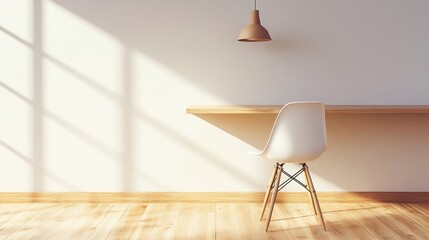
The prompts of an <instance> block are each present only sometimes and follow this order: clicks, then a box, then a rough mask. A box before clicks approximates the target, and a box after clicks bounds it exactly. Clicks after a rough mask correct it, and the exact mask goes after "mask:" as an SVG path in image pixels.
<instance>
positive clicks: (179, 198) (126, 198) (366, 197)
mask: <svg viewBox="0 0 429 240" xmlns="http://www.w3.org/2000/svg"><path fill="white" fill-rule="evenodd" d="M317 195H318V197H319V201H320V202H321V203H356V202H360V203H368V202H391V203H401V202H407V203H415V202H429V192H320V193H317ZM263 197H264V193H262V192H251V193H249V192H31V193H28V192H25V193H24V192H3V193H0V203H33V202H34V203H36V202H46V203H115V202H125V203H126V202H129V203H139V202H141V203H225V202H231V203H239V202H242V203H259V202H262V200H263ZM308 201H309V195H308V193H306V192H280V193H279V194H278V197H277V202H294V203H296V202H308Z"/></svg>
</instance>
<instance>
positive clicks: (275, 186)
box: [260, 163, 326, 231]
mask: <svg viewBox="0 0 429 240" xmlns="http://www.w3.org/2000/svg"><path fill="white" fill-rule="evenodd" d="M300 164H301V166H302V168H301V169H300V170H298V171H297V172H295V173H294V174H292V175H291V174H289V173H288V172H286V171H285V170H284V169H283V165H284V163H276V164H275V166H274V170H273V174H272V176H271V179H270V182H269V183H268V186H267V192H266V193H265V198H264V202H263V204H262V211H261V217H260V220H262V218H263V216H264V212H265V209H266V206H267V203H268V200H269V198H270V193H271V195H272V196H271V204H270V209H269V215H268V219H267V225H266V229H265V231H268V227H269V225H270V222H271V216H272V213H273V209H274V204H275V201H276V198H277V193H278V192H279V191H280V190H282V189H283V188H284V187H285V186H286V185H288V184H289V183H291V182H292V181H295V182H296V183H298V184H299V185H301V186H302V187H303V188H305V189H306V190H307V191H308V192H309V196H310V199H311V203H312V206H313V210H314V213H315V215H317V216H318V218H319V220H320V222H321V224H322V226H323V229H324V230H325V231H326V225H325V222H324V220H323V216H322V211H321V209H320V205H319V200H318V198H317V195H316V190H315V189H314V185H313V181H312V180H311V176H310V172H309V170H308V166H307V164H305V163H300ZM301 173H304V174H305V180H306V183H307V184H304V183H302V182H301V181H300V180H298V179H297V177H298V176H299V175H300V174H301ZM282 174H284V175H286V176H287V177H288V179H286V180H285V181H284V182H282V183H281V184H280V179H281V175H282Z"/></svg>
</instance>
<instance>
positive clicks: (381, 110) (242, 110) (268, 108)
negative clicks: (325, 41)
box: [186, 105, 429, 114]
mask: <svg viewBox="0 0 429 240" xmlns="http://www.w3.org/2000/svg"><path fill="white" fill-rule="evenodd" d="M282 106H283V105H211V106H208V105H205V106H190V107H188V108H187V109H186V113H188V114H277V113H279V111H280V109H281V108H282ZM325 110H326V113H355V114H356V113H358V114H368V113H374V114H392V113H402V114H415V113H427V114H429V105H325Z"/></svg>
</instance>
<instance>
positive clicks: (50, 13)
mask: <svg viewBox="0 0 429 240" xmlns="http://www.w3.org/2000/svg"><path fill="white" fill-rule="evenodd" d="M44 6H45V9H44V19H43V20H44V21H43V28H44V30H43V50H44V52H45V53H46V54H47V55H48V56H51V57H52V58H54V59H57V60H59V61H60V62H62V63H63V64H64V65H66V66H68V67H70V68H71V69H74V70H75V71H77V72H79V73H80V74H82V75H84V76H86V77H87V78H89V79H91V80H92V81H94V83H95V84H97V85H99V86H102V87H104V88H106V89H107V90H109V91H111V92H113V93H115V94H120V93H121V90H122V85H121V81H119V79H120V78H121V77H122V74H123V73H122V71H121V67H122V65H121V63H122V62H121V61H122V44H121V43H120V42H119V41H118V40H117V39H115V38H114V37H112V36H111V35H110V34H108V33H106V32H104V31H102V30H101V29H100V28H98V27H96V26H94V25H93V24H91V23H90V22H87V21H85V20H84V19H82V18H81V17H79V16H77V15H75V14H73V13H71V12H69V11H68V10H67V9H65V8H63V7H61V6H59V5H57V4H56V3H54V2H52V1H45V5H44Z"/></svg>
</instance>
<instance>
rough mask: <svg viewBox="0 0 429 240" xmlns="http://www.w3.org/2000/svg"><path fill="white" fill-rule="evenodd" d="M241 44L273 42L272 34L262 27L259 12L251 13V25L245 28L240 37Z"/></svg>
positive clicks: (253, 11)
mask: <svg viewBox="0 0 429 240" xmlns="http://www.w3.org/2000/svg"><path fill="white" fill-rule="evenodd" d="M238 41H240V42H264V41H271V37H270V34H269V33H268V31H267V29H265V28H264V27H263V26H262V25H261V20H260V19H259V11H258V10H252V12H251V13H250V24H249V25H248V26H247V27H245V28H243V30H241V32H240V36H239V37H238Z"/></svg>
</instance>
